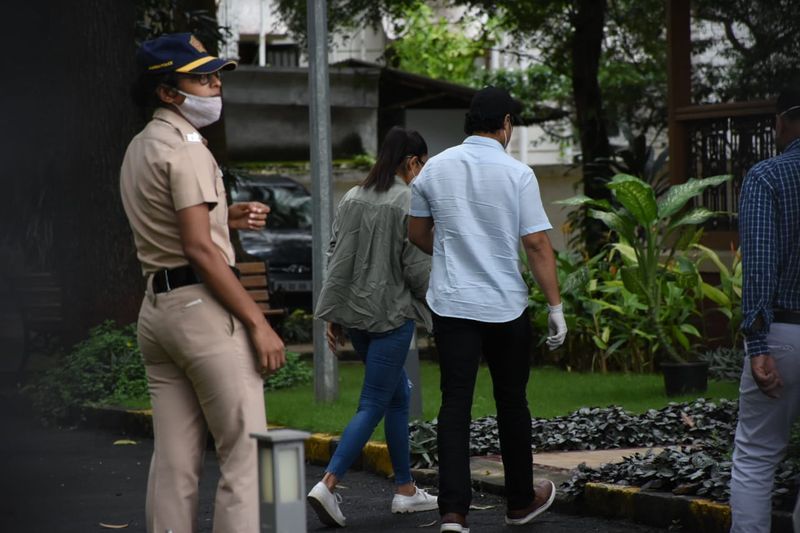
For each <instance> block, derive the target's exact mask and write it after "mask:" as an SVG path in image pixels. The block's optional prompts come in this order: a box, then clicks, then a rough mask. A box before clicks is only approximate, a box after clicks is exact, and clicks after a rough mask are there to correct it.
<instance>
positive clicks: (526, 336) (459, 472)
mask: <svg viewBox="0 0 800 533" xmlns="http://www.w3.org/2000/svg"><path fill="white" fill-rule="evenodd" d="M518 108H519V105H518V104H517V102H515V101H514V100H513V99H512V98H511V97H510V96H509V94H508V93H507V92H506V91H504V90H502V89H497V88H495V87H486V88H484V89H482V90H480V91H478V93H476V95H475V97H474V98H473V100H472V103H471V106H470V110H469V112H468V113H467V115H466V121H465V125H464V131H465V133H466V134H467V135H469V137H467V139H466V140H465V141H464V142H463V144H461V145H459V146H455V147H453V148H450V149H448V150H445V151H444V152H442V153H441V154H439V155H437V156H435V157H433V158H431V159H430V160H429V161H428V163H427V164H426V165H425V168H424V169H423V171H422V172H421V173H420V175H419V176H418V177H417V179H416V180H414V182H412V196H411V211H410V215H411V219H410V221H409V228H408V235H409V239H410V240H411V242H413V243H414V244H416V245H417V246H418V247H419V248H420V249H422V250H423V251H424V252H427V253H429V254H432V255H433V260H432V267H431V278H430V283H429V287H428V292H427V295H426V300H427V302H428V305H429V306H430V308H431V310H432V311H433V326H434V337H435V340H436V347H437V350H438V352H439V365H440V369H441V390H442V406H441V409H440V411H439V426H438V448H439V512H440V514H441V515H442V524H441V529H440V531H449V532H466V531H468V528H467V522H466V515H467V512H468V510H469V505H470V500H471V488H470V487H471V483H470V470H469V423H470V411H471V407H472V395H473V392H474V388H475V378H476V375H477V371H478V364H479V362H480V358H481V355H483V357H484V358H485V359H486V362H487V363H488V365H489V370H490V373H491V376H492V382H493V385H494V396H495V403H496V405H497V421H498V426H499V433H500V449H501V452H502V455H503V468H504V470H505V484H506V498H507V503H508V511H507V513H506V524H508V525H522V524H526V523H528V522H530V521H531V520H533V519H534V518H535V517H536V516H538V515H540V514H541V513H542V512H544V511H545V510H546V509H547V508H548V507H549V506H550V504H551V503H552V502H553V499H554V498H555V486H554V485H553V483H552V482H550V481H548V480H540V481H538V482H537V483H535V484H534V483H533V464H532V461H531V430H530V427H531V426H530V418H531V416H530V411H529V410H528V401H527V398H526V395H525V390H526V386H527V383H528V376H529V373H530V368H529V357H530V348H531V324H530V319H529V317H528V310H527V307H528V289H527V286H526V285H525V282H524V280H523V278H522V275H521V273H520V268H519V258H518V257H519V256H518V250H519V245H520V240H521V241H522V245H523V247H524V249H525V252H526V254H527V256H528V260H529V263H530V267H531V271H532V273H533V275H534V277H535V278H536V281H537V283H538V284H539V285H540V286H541V288H542V291H543V293H544V295H545V297H546V298H547V301H548V303H549V306H548V308H549V310H550V320H549V330H550V332H549V333H550V336H549V337H548V338H547V344H548V346H549V347H550V348H551V349H555V348H557V347H558V346H560V345H561V344H562V343H563V342H564V338H565V337H566V334H567V327H566V323H565V321H564V314H563V312H562V308H561V296H560V294H559V290H558V280H557V277H556V263H555V256H554V254H553V249H552V246H551V245H550V239H549V238H548V236H547V233H546V230H549V229H551V228H552V226H551V225H550V222H549V221H548V219H547V215H546V214H545V212H544V208H543V207H542V200H541V196H540V194H539V186H538V184H537V182H536V177H535V176H534V175H533V172H532V171H531V169H530V168H529V167H528V166H526V165H523V164H522V163H520V162H518V161H516V160H515V159H513V158H512V157H510V156H509V155H508V154H506V152H505V147H506V146H507V145H508V142H509V140H510V139H511V133H512V130H513V125H512V122H513V120H514V119H515V117H516V116H517V113H518V111H519V109H518Z"/></svg>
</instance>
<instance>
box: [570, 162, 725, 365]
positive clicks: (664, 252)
mask: <svg viewBox="0 0 800 533" xmlns="http://www.w3.org/2000/svg"><path fill="white" fill-rule="evenodd" d="M728 180H730V176H716V177H713V178H705V179H700V180H694V179H690V180H689V181H687V182H686V183H681V184H678V185H673V186H671V187H670V188H669V189H668V190H667V191H666V192H665V193H664V194H663V195H662V196H661V198H660V199H657V198H656V193H655V191H654V189H653V187H652V186H651V185H650V184H648V183H646V182H644V181H642V180H641V179H639V178H636V177H634V176H630V175H626V174H617V175H616V176H614V178H612V180H611V181H610V182H609V183H607V184H606V187H607V188H608V189H609V190H610V191H611V192H612V194H613V197H614V201H615V203H611V202H609V201H608V200H593V199H591V198H588V197H586V196H583V195H579V196H575V197H573V198H570V199H567V200H563V201H560V202H556V203H559V204H562V205H569V206H575V207H578V206H585V207H588V208H589V210H588V212H587V214H588V216H589V217H591V218H595V219H597V220H600V221H602V222H603V223H604V224H605V225H606V226H608V229H609V230H610V231H612V232H613V233H614V234H615V235H616V237H617V238H618V242H617V243H616V244H613V245H612V248H613V249H614V250H615V251H617V252H619V254H620V257H621V258H622V261H623V265H622V267H621V268H620V269H619V273H620V279H621V281H622V285H623V286H624V288H625V289H627V290H628V291H629V292H630V293H631V294H635V295H636V296H637V297H638V299H639V301H640V302H641V303H642V304H644V306H642V307H641V308H639V309H638V311H637V314H638V315H639V316H640V317H641V318H644V319H645V320H646V321H645V322H642V323H641V324H642V325H643V326H644V327H645V328H646V329H645V330H644V331H645V332H646V333H647V334H648V335H649V336H650V337H652V339H651V342H650V352H651V353H652V354H653V355H654V356H661V357H664V358H666V359H668V360H672V361H677V362H684V361H685V359H686V355H687V354H690V353H691V344H690V340H689V337H690V336H692V337H695V338H700V337H701V334H700V332H699V331H697V329H696V328H695V327H694V326H693V325H692V324H689V323H688V320H687V319H688V318H689V317H690V316H691V315H693V314H694V315H699V313H700V306H699V302H700V300H701V296H702V292H700V293H698V292H697V291H696V289H697V288H698V286H699V287H703V282H702V280H701V278H700V274H699V271H698V270H697V265H696V264H695V262H694V261H692V260H691V259H690V258H689V257H688V254H687V253H686V251H687V249H689V247H690V246H692V245H694V244H697V242H698V241H699V238H700V235H701V234H702V227H701V225H702V224H703V223H705V222H707V221H708V220H710V219H711V218H712V217H714V216H715V215H716V214H717V213H715V212H713V211H711V210H709V209H707V208H705V207H695V208H694V209H689V210H685V209H684V207H685V206H686V204H687V203H688V202H689V201H690V200H692V199H693V198H695V197H696V196H698V195H700V194H701V193H702V192H703V191H704V190H705V189H707V188H709V187H714V186H718V185H721V184H723V183H725V182H726V181H728Z"/></svg>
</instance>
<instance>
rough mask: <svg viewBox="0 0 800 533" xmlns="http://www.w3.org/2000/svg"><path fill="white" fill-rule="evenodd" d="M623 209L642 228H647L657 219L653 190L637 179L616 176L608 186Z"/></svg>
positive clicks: (624, 175)
mask: <svg viewBox="0 0 800 533" xmlns="http://www.w3.org/2000/svg"><path fill="white" fill-rule="evenodd" d="M608 188H609V189H611V190H612V191H614V196H616V197H617V200H619V203H621V204H622V205H623V206H624V207H625V209H627V210H628V212H630V214H631V215H633V217H634V218H635V219H636V221H637V222H638V223H639V224H641V225H642V226H649V225H651V224H652V223H653V222H655V220H656V217H658V204H657V203H656V194H655V192H654V191H653V188H652V187H651V186H650V185H648V184H647V183H645V182H643V181H642V180H640V179H639V178H635V177H633V176H628V175H627V174H618V175H617V176H615V177H614V179H612V180H611V183H609V184H608Z"/></svg>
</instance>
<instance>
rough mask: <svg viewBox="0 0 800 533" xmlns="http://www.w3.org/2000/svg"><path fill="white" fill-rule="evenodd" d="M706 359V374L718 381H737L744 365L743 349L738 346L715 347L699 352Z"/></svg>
mask: <svg viewBox="0 0 800 533" xmlns="http://www.w3.org/2000/svg"><path fill="white" fill-rule="evenodd" d="M700 359H701V360H703V361H708V375H709V377H710V378H711V379H716V380H718V381H739V379H740V378H741V377H742V367H743V365H744V351H743V350H741V349H739V348H717V349H716V350H710V351H707V352H703V353H701V354H700Z"/></svg>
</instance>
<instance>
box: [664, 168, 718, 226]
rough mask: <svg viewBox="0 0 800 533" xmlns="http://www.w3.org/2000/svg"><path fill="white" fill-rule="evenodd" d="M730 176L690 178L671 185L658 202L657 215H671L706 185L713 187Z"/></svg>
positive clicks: (704, 188) (705, 187) (706, 186)
mask: <svg viewBox="0 0 800 533" xmlns="http://www.w3.org/2000/svg"><path fill="white" fill-rule="evenodd" d="M730 179H731V176H730V175H729V174H728V175H724V176H713V177H711V178H704V179H700V180H696V179H690V180H689V181H687V182H686V183H681V184H679V185H673V186H672V187H670V188H669V190H668V191H667V193H666V194H665V195H664V197H663V198H661V200H660V201H659V202H658V216H659V217H661V218H667V217H671V216H672V215H674V214H675V213H677V212H678V211H680V210H681V209H683V206H684V205H686V202H688V201H689V200H690V199H692V198H694V197H695V196H697V195H698V194H700V193H701V192H703V191H704V190H706V189H707V188H708V187H715V186H717V185H721V184H723V183H725V182H726V181H729V180H730Z"/></svg>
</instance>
